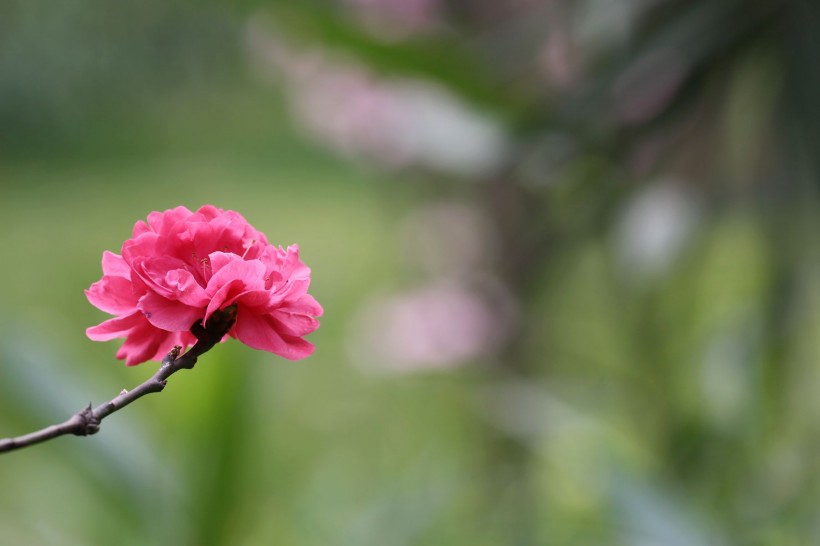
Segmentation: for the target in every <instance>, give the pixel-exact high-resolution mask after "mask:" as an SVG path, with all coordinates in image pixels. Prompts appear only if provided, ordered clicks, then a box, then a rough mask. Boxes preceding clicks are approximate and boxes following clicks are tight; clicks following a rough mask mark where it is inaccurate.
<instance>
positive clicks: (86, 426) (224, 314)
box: [0, 306, 236, 453]
mask: <svg viewBox="0 0 820 546" xmlns="http://www.w3.org/2000/svg"><path fill="white" fill-rule="evenodd" d="M235 321H236V306H229V307H226V308H225V309H222V310H220V311H217V312H215V313H214V314H213V315H211V318H210V319H209V320H208V325H207V326H202V325H201V324H200V323H199V322H196V323H194V325H193V326H192V327H191V333H192V334H194V336H196V339H197V342H196V343H195V344H194V346H193V347H191V349H190V350H189V351H188V352H186V353H185V354H183V355H182V356H180V354H179V353H180V352H181V351H182V347H180V346H178V345H177V346H176V347H174V348H173V349H171V351H170V352H169V353H168V355H167V356H166V357H165V358H163V359H162V365H161V366H160V368H159V370H157V373H155V374H154V375H152V376H151V377H150V378H149V379H148V380H146V381H145V382H144V383H142V384H140V385H139V386H138V387H136V388H134V389H132V390H130V391H126V390H123V392H121V393H120V394H119V395H118V396H116V397H115V398H113V399H111V400H109V401H108V402H105V403H104V404H100V405H99V406H97V407H96V408H93V409H92V406H91V404H89V405H88V407H86V408H83V409H81V410H80V411H78V412H77V413H75V414H74V415H72V416H71V417H70V418H69V419H67V420H66V421H64V422H62V423H59V424H56V425H51V426H48V427H45V428H43V429H40V430H37V431H35V432H31V433H29V434H25V435H23V436H17V437H16V438H4V439H2V440H0V453H5V452H8V451H14V450H17V449H22V448H24V447H28V446H32V445H34V444H39V443H41V442H45V441H47V440H52V439H54V438H57V437H60V436H64V435H66V434H73V435H74V436H89V435H91V434H96V433H97V432H98V431H99V430H100V423H101V422H102V420H103V419H105V418H106V417H108V416H109V415H111V414H112V413H114V412H116V411H119V410H121V409H122V408H124V407H125V406H127V405H129V404H130V403H131V402H133V401H135V400H138V399H140V398H142V397H143V396H145V395H147V394H151V393H153V392H161V391H162V390H163V389H164V388H165V385H166V384H167V381H168V378H169V377H171V376H172V375H173V374H175V373H176V372H178V371H180V370H184V369H191V368H193V367H194V365H195V364H196V362H197V359H198V358H199V357H200V356H201V355H203V354H204V353H206V352H208V351H210V350H211V349H212V348H213V347H214V345H216V344H217V343H219V341H220V340H221V339H222V338H223V337H225V334H227V333H228V331H229V330H230V329H231V327H232V326H233V324H234V322H235Z"/></svg>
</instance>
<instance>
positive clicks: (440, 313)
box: [350, 281, 512, 372]
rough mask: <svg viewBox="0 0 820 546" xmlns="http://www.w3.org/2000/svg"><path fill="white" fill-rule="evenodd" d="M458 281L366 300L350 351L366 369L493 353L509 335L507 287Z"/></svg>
mask: <svg viewBox="0 0 820 546" xmlns="http://www.w3.org/2000/svg"><path fill="white" fill-rule="evenodd" d="M493 288H500V287H498V286H493V287H491V288H490V289H489V290H487V291H485V292H479V291H477V290H475V289H474V288H468V287H467V286H465V285H463V284H459V283H455V282H449V281H438V282H436V283H434V284H430V285H428V286H425V287H421V288H418V289H415V290H411V291H407V292H404V293H401V294H394V295H390V296H385V297H382V298H379V299H375V300H373V301H371V302H370V303H368V304H367V305H365V306H364V307H363V309H362V311H361V313H360V316H359V319H358V321H357V322H356V323H355V324H354V332H353V335H352V336H351V347H350V349H351V353H352V354H351V356H352V358H353V360H354V361H355V362H357V363H358V364H359V365H361V366H363V367H364V368H365V369H368V370H372V371H381V372H385V371H386V372H404V371H418V370H428V369H429V370H432V369H449V368H453V367H456V366H460V365H463V364H465V363H467V362H469V361H471V360H476V359H481V358H483V357H486V356H489V355H490V354H492V353H493V352H494V351H495V350H496V349H498V348H499V347H500V346H501V344H502V343H503V341H504V340H505V339H506V337H507V335H508V334H509V325H510V322H511V317H512V303H511V301H510V300H509V296H508V295H507V294H506V292H502V291H497V292H496V293H491V292H493V290H492V289H493Z"/></svg>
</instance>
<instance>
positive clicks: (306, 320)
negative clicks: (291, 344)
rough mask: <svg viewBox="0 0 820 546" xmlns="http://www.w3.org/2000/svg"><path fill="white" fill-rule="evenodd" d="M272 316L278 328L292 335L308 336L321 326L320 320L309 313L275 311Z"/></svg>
mask: <svg viewBox="0 0 820 546" xmlns="http://www.w3.org/2000/svg"><path fill="white" fill-rule="evenodd" d="M270 316H271V317H272V319H273V320H274V321H275V324H276V330H277V331H279V332H283V333H285V334H288V335H291V336H306V335H308V334H309V333H311V332H313V331H315V330H316V329H317V328H318V327H319V321H318V320H316V319H315V318H313V317H309V316H307V315H297V314H293V313H285V312H283V311H279V310H277V311H273V312H272V313H271V314H270Z"/></svg>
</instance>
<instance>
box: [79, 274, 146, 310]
mask: <svg viewBox="0 0 820 546" xmlns="http://www.w3.org/2000/svg"><path fill="white" fill-rule="evenodd" d="M85 297H86V298H88V301H89V302H91V305H93V306H94V307H96V308H97V309H100V310H102V311H105V312H106V313H111V314H112V315H124V314H128V313H132V312H133V311H134V309H135V308H136V306H137V297H136V296H135V295H134V289H133V286H132V285H131V281H130V280H129V279H126V278H123V277H117V276H110V275H105V276H104V277H103V278H102V279H100V280H98V281H97V282H95V283H94V284H92V285H91V287H90V288H89V289H88V290H86V291H85Z"/></svg>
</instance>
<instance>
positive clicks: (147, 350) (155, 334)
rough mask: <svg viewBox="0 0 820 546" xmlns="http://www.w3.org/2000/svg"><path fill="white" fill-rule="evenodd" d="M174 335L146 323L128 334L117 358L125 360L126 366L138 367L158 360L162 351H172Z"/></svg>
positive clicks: (118, 351)
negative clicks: (153, 359) (148, 361)
mask: <svg viewBox="0 0 820 546" xmlns="http://www.w3.org/2000/svg"><path fill="white" fill-rule="evenodd" d="M172 335H173V334H171V333H170V332H165V331H163V330H157V329H156V328H154V327H153V326H151V325H150V324H148V323H147V322H145V323H144V324H141V325H139V326H137V327H136V328H134V329H133V330H131V331H130V332H129V333H128V337H127V338H126V339H125V342H124V343H123V344H122V346H121V347H120V348H119V349H118V350H117V358H120V359H122V358H124V359H125V365H126V366H136V365H137V364H141V363H143V362H145V361H146V360H150V359H152V358H156V356H157V355H158V354H159V353H160V352H161V351H163V350H164V352H166V353H167V352H168V351H169V350H170V349H171V347H172V346H173V338H172ZM166 347H167V349H166Z"/></svg>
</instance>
